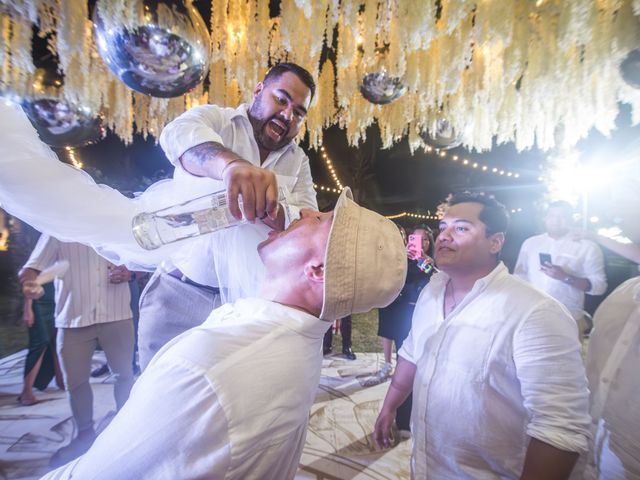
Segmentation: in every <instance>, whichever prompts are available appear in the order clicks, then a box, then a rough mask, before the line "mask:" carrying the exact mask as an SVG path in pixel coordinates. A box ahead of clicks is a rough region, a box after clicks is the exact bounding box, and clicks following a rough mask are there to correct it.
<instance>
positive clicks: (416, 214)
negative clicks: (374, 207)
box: [386, 212, 439, 220]
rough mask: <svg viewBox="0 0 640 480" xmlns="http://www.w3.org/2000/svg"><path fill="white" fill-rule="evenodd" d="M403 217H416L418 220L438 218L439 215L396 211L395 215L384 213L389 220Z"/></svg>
mask: <svg viewBox="0 0 640 480" xmlns="http://www.w3.org/2000/svg"><path fill="white" fill-rule="evenodd" d="M403 217H410V218H418V219H420V220H439V217H438V216H437V215H433V214H431V213H429V214H426V215H425V214H423V213H411V212H402V213H396V214H395V215H386V218H388V219H389V220H394V219H396V218H403Z"/></svg>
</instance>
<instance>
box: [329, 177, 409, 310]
mask: <svg viewBox="0 0 640 480" xmlns="http://www.w3.org/2000/svg"><path fill="white" fill-rule="evenodd" d="M406 276H407V255H406V252H405V246H404V242H403V241H402V236H401V235H400V231H399V230H398V227H397V226H396V225H395V224H394V223H393V222H392V221H391V220H389V219H388V218H384V217H383V216H381V215H379V214H377V213H375V212H373V211H371V210H367V209H366V208H363V207H361V206H359V205H358V204H357V203H356V202H354V201H353V195H352V193H351V189H349V188H348V187H347V188H345V189H344V190H343V191H342V194H341V195H340V198H338V202H337V203H336V207H335V209H334V211H333V224H332V225H331V232H330V233H329V242H328V243H327V251H326V255H325V262H324V297H323V303H322V312H321V313H320V318H321V319H323V320H331V321H332V320H335V319H337V318H342V317H345V316H347V315H350V314H352V313H362V312H368V311H369V310H371V309H372V308H376V307H379V308H381V307H386V306H387V305H389V304H390V303H391V302H392V301H393V300H394V299H395V298H396V297H397V296H398V294H399V293H400V290H401V289H402V287H403V285H404V283H405V279H406Z"/></svg>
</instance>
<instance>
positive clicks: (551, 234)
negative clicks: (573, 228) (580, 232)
mask: <svg viewBox="0 0 640 480" xmlns="http://www.w3.org/2000/svg"><path fill="white" fill-rule="evenodd" d="M567 233H569V230H565V231H562V232H547V235H549V237H551V238H553V239H554V240H559V239H561V238H562V237H564V236H565V235H566V234H567Z"/></svg>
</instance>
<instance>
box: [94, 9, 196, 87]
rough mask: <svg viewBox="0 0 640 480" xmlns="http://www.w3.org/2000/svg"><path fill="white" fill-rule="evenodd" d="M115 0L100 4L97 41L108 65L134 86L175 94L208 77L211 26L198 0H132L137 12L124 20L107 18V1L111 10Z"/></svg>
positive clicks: (97, 11)
mask: <svg viewBox="0 0 640 480" xmlns="http://www.w3.org/2000/svg"><path fill="white" fill-rule="evenodd" d="M109 1H110V0H98V3H97V4H96V7H95V9H94V13H93V23H94V34H95V37H96V43H97V45H98V51H99V52H100V55H101V56H102V58H103V59H104V61H105V63H106V64H107V66H108V67H109V68H110V69H111V71H112V72H113V73H114V74H115V75H116V76H117V77H118V78H119V79H120V80H122V81H123V82H124V83H125V84H126V85H127V86H128V87H129V88H131V89H132V90H135V91H137V92H141V93H144V94H147V95H151V96H152V97H160V98H169V97H178V96H180V95H183V94H185V93H186V92H188V91H190V90H192V89H193V88H194V87H195V86H196V85H198V84H199V83H200V82H202V81H203V80H204V77H205V75H206V74H207V71H208V70H209V31H208V30H207V25H206V24H205V22H204V20H203V19H202V17H201V16H200V14H199V13H198V11H197V10H196V8H195V7H194V6H192V5H189V6H185V4H184V2H181V1H174V0H160V1H158V0H155V1H154V0H132V2H131V3H135V4H136V5H135V11H136V12H137V16H136V18H134V19H133V20H132V21H131V22H130V24H128V25H123V24H121V23H117V22H115V21H113V20H107V19H106V18H103V16H102V14H101V12H102V7H104V9H105V10H106V9H107V7H106V5H108V4H109ZM126 8H127V9H128V10H130V11H134V8H133V7H130V6H129V5H127V7H126ZM107 22H110V23H107Z"/></svg>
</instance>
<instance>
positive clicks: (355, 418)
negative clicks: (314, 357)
mask: <svg viewBox="0 0 640 480" xmlns="http://www.w3.org/2000/svg"><path fill="white" fill-rule="evenodd" d="M25 354H26V351H22V352H19V353H17V354H15V355H11V356H9V357H5V358H3V359H0V479H2V480H4V479H12V480H18V479H21V480H22V479H24V480H31V479H36V478H39V477H40V476H41V475H43V474H44V473H46V472H48V471H49V467H48V462H49V458H50V457H51V455H52V454H53V452H55V451H56V450H57V449H58V448H60V447H61V446H63V445H65V444H66V443H68V441H69V440H70V439H71V438H73V436H74V431H73V429H74V427H73V422H72V419H71V413H70V411H69V405H68V402H67V398H66V395H65V393H64V392H62V391H60V390H58V389H57V388H55V386H50V387H49V388H48V389H47V390H46V391H44V392H36V396H37V398H38V399H39V400H40V402H39V403H37V404H36V405H33V406H30V407H23V406H20V405H19V404H18V403H17V400H16V398H17V396H18V394H19V393H20V390H21V385H22V374H23V368H24V357H25ZM357 355H358V358H357V359H356V360H354V361H349V360H346V359H344V358H342V356H341V355H334V356H330V357H326V358H325V359H324V361H323V369H322V378H321V382H320V386H319V388H318V392H317V395H316V403H315V404H314V406H313V408H312V410H311V417H310V421H309V432H308V434H307V443H306V445H305V449H304V453H303V455H302V460H301V463H300V470H299V472H298V474H297V476H296V479H298V480H310V479H314V480H337V479H340V480H343V479H344V480H351V479H354V480H365V479H377V480H382V479H394V480H403V479H408V478H409V456H410V451H411V442H410V441H403V442H400V443H399V444H398V445H396V446H395V447H394V448H392V449H390V450H387V451H383V452H379V451H375V450H374V448H373V444H372V442H371V439H370V434H371V432H372V431H373V425H374V422H375V419H376V416H377V413H378V410H379V408H380V406H381V404H382V399H383V398H384V395H385V393H386V390H387V387H388V385H389V383H388V381H387V382H385V383H382V384H378V383H377V382H375V381H373V378H374V377H372V374H373V373H374V372H375V371H376V370H377V369H378V368H379V365H380V364H381V359H380V358H379V355H378V354H374V353H367V354H357ZM103 360H104V356H103V354H102V352H96V354H95V355H94V363H95V365H96V366H97V365H98V364H99V363H100V362H101V361H103ZM91 381H92V385H93V392H94V418H95V419H96V424H97V428H98V430H100V429H101V428H103V427H104V426H105V425H106V424H107V423H108V421H109V420H110V418H111V416H112V415H113V413H114V409H115V402H114V400H113V394H112V386H111V384H110V383H111V382H110V379H109V377H108V376H103V377H101V378H98V379H92V380H91ZM51 385H54V383H52V384H51Z"/></svg>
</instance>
